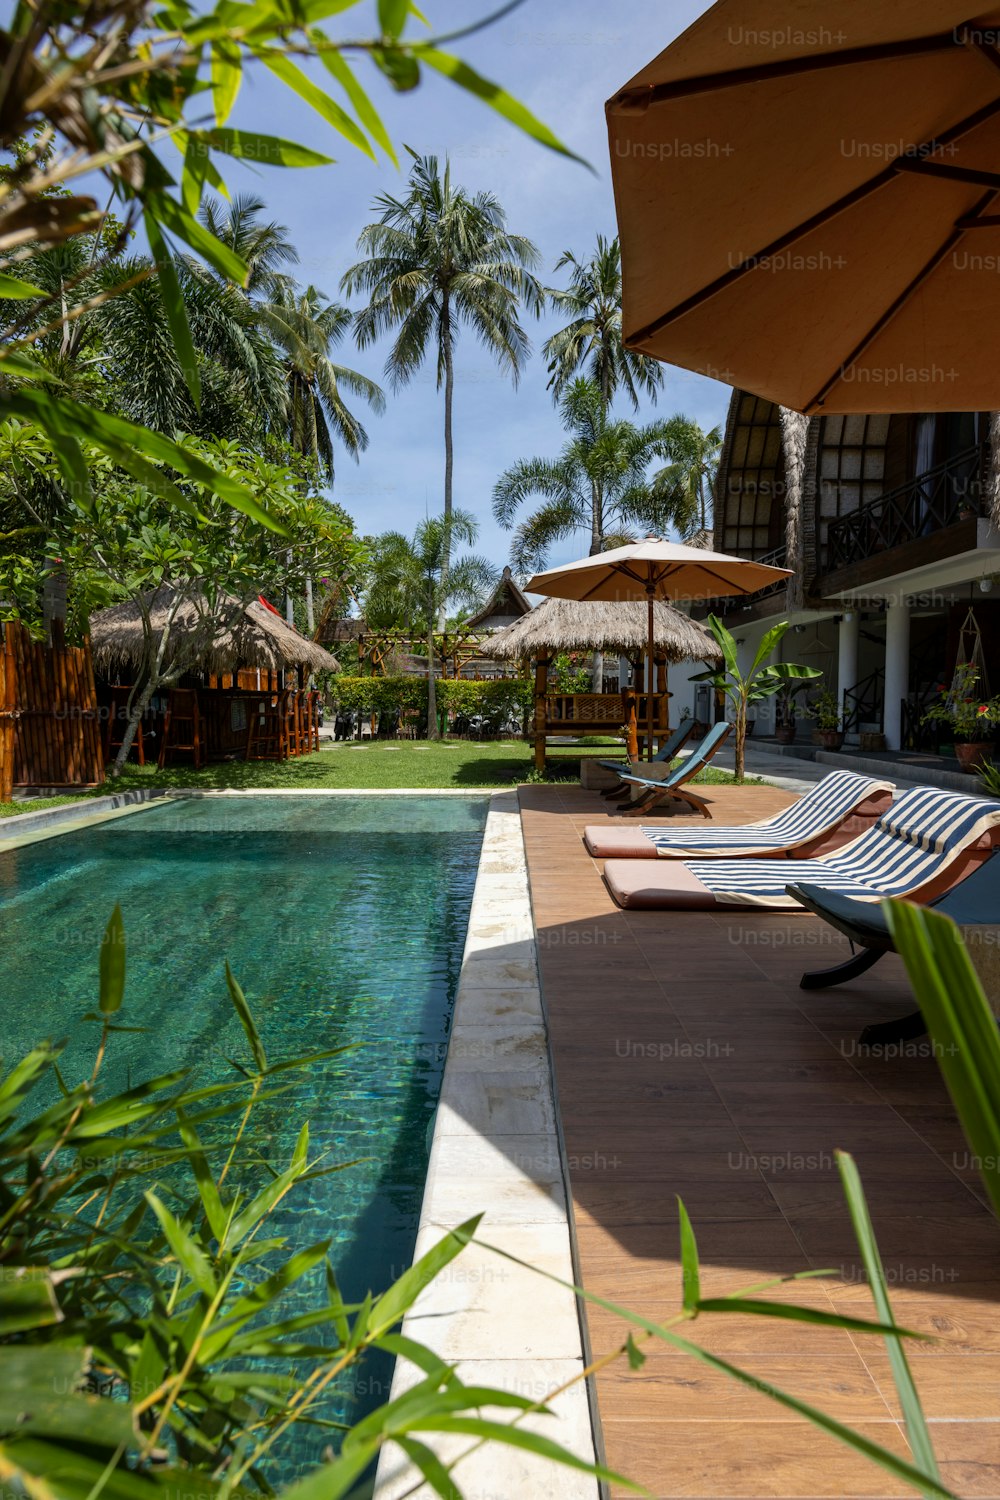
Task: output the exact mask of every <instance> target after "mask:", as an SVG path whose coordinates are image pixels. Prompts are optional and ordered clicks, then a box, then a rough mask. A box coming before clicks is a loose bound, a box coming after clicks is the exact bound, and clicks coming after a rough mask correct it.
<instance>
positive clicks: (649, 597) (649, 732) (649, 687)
mask: <svg viewBox="0 0 1000 1500" xmlns="http://www.w3.org/2000/svg"><path fill="white" fill-rule="evenodd" d="M646 612H647V620H646V624H647V629H648V635H649V639H648V641H647V643H646V645H647V648H648V649H647V654H646V759H647V760H652V759H653V723H654V720H655V716H656V709H655V707H654V705H653V686H654V682H655V676H654V668H653V644H654V634H655V630H656V622H655V620H654V618H653V589H652V586H651V585H650V584H647V585H646Z"/></svg>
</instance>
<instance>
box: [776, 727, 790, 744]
mask: <svg viewBox="0 0 1000 1500" xmlns="http://www.w3.org/2000/svg"><path fill="white" fill-rule="evenodd" d="M774 738H775V739H776V740H777V741H778V744H779V745H790V744H792V742H793V741H794V739H795V725H794V724H779V725H778V727H777V729H776V730H775V731H774Z"/></svg>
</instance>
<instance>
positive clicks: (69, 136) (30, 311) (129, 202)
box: [0, 0, 564, 506]
mask: <svg viewBox="0 0 1000 1500" xmlns="http://www.w3.org/2000/svg"><path fill="white" fill-rule="evenodd" d="M359 3H360V0H343V3H338V4H336V5H335V6H334V7H333V10H334V12H336V13H337V14H338V15H340V14H342V13H344V12H346V11H349V10H353V9H354V8H355V7H356V6H357V5H358V4H359ZM328 14H330V8H329V7H324V6H323V5H319V6H315V5H313V6H310V5H306V6H305V7H298V8H293V10H291V11H290V10H289V8H288V6H287V5H286V4H284V3H283V0H251V3H247V4H244V5H240V6H239V7H238V8H237V9H236V10H235V11H234V9H233V6H232V5H231V4H230V3H229V0H216V4H215V5H213V6H210V7H209V8H208V9H205V8H203V7H201V8H197V9H196V8H193V7H191V6H190V5H188V4H187V3H186V0H171V3H169V4H167V5H166V6H163V7H160V8H159V9H155V8H154V9H153V10H149V9H148V8H146V7H142V6H137V5H135V4H133V3H132V0H108V3H106V4H103V5H101V6H100V7H98V8H97V9H96V10H95V9H94V7H93V6H92V5H89V4H87V3H84V0H69V3H67V4H65V5H60V6H59V7H57V8H55V9H53V8H51V7H41V8H39V7H37V6H34V5H30V4H28V3H26V0H18V3H17V4H15V5H14V7H13V9H12V11H11V14H10V18H9V19H8V20H7V22H6V24H5V25H4V26H2V27H0V51H2V54H3V58H4V78H5V89H4V111H3V123H2V137H0V145H3V146H5V147H7V148H10V147H11V146H12V145H14V143H16V142H18V141H21V142H30V145H28V146H26V147H25V148H24V149H23V150H20V151H18V152H17V153H16V154H15V157H14V160H13V163H12V164H11V166H10V168H9V169H8V170H7V172H6V173H5V181H4V184H3V187H4V191H3V194H2V197H0V294H2V295H3V296H5V297H6V298H8V299H14V300H16V301H17V302H24V303H27V304H28V307H27V308H26V310H25V313H24V314H22V313H21V312H20V311H19V310H16V311H15V312H14V314H13V316H8V317H6V318H5V319H4V325H5V326H4V327H3V329H2V330H0V374H2V376H3V384H2V388H0V416H7V417H9V416H13V417H17V418H19V419H20V420H22V421H27V422H35V423H37V424H38V425H39V426H40V427H41V429H42V430H43V431H45V432H46V433H47V434H48V435H49V436H50V437H51V438H52V439H53V440H54V443H55V450H56V452H57V455H58V459H59V463H60V466H61V469H62V472H63V476H64V478H65V479H66V481H67V482H68V483H73V484H80V485H85V464H84V461H83V458H82V444H83V443H85V442H90V443H91V444H92V445H94V446H97V447H99V448H101V450H102V451H103V452H104V453H105V454H106V455H107V456H108V457H109V458H111V459H112V461H113V462H114V463H115V464H116V465H117V466H118V467H120V468H123V469H125V470H126V471H127V472H128V473H130V474H131V475H132V477H133V478H135V479H138V480H139V481H140V482H141V483H144V484H148V483H149V481H150V469H149V465H148V462H147V458H148V439H147V438H146V437H145V436H144V432H143V430H142V429H141V428H139V426H138V424H137V423H136V422H132V421H127V420H124V419H123V418H122V417H120V416H117V415H111V414H109V413H107V412H106V411H104V410H103V409H101V406H100V403H99V402H98V401H96V400H92V399H81V397H80V396H79V395H78V396H77V397H76V399H74V398H73V396H72V394H71V393H69V392H68V391H67V390H66V388H65V387H64V386H63V385H62V384H61V383H60V381H59V380H58V379H56V378H54V377H53V372H52V371H50V370H46V369H44V368H40V366H39V361H38V359H37V358H36V356H35V352H34V351H35V346H36V345H37V343H38V341H39V338H40V337H41V336H42V334H41V329H40V327H39V321H38V320H39V317H41V320H42V321H41V328H42V329H44V328H47V327H48V324H49V323H51V322H55V323H61V322H74V321H75V320H76V319H77V318H78V317H81V316H83V315H84V313H85V312H87V311H89V310H90V309H91V308H92V307H93V295H91V294H88V291H87V288H86V286H85V282H87V281H88V278H90V277H91V276H98V277H103V276H104V275H105V274H106V273H107V272H108V269H109V263H110V262H112V261H113V260H114V259H115V257H116V255H119V254H120V253H121V251H122V249H123V248H124V245H125V244H126V243H127V240H128V238H129V236H130V235H131V234H132V233H133V232H134V231H135V230H136V229H137V228H138V227H139V225H140V224H141V225H142V226H143V228H144V230H145V235H146V238H147V241H148V243H149V247H150V252H151V256H152V260H153V262H154V263H155V269H156V273H157V275H158V278H159V281H160V283H161V286H162V289H163V297H162V308H163V314H164V317H165V319H166V323H167V326H168V328H169V334H170V338H171V341H172V344H173V347H174V350H175V351H176V355H177V364H178V365H179V368H180V371H181V374H182V376H183V380H184V385H185V387H186V389H187V393H188V396H189V397H190V400H191V402H192V403H193V404H194V406H195V407H197V408H200V405H201V401H202V379H201V369H200V365H199V360H198V357H197V353H196V347H195V341H194V336H193V332H192V328H191V322H190V319H189V316H188V312H187V305H186V299H185V297H184V295H183V291H182V287H181V285H180V281H181V275H180V273H179V272H178V269H177V257H178V252H179V250H180V249H181V247H184V253H185V254H189V255H192V256H194V257H195V258H196V260H197V261H198V262H199V263H201V264H202V265H204V266H207V267H211V268H213V269H214V270H215V271H216V272H217V273H218V274H219V275H220V276H222V277H224V278H225V279H226V280H227V281H231V282H233V283H234V284H236V285H237V286H242V287H246V286H247V284H248V282H249V278H250V268H249V267H248V265H247V264H246V262H245V261H244V260H243V259H242V257H241V255H240V254H239V253H238V252H237V251H235V250H233V249H232V248H231V247H230V246H229V245H228V244H226V243H225V241H224V240H223V239H222V238H219V237H218V236H217V235H216V234H215V233H213V232H212V229H211V227H209V226H208V225H206V224H205V223H204V222H203V221H202V219H200V218H199V209H200V207H201V205H202V201H203V197H204V195H205V193H206V190H214V191H215V192H217V193H222V194H225V193H226V187H225V181H224V178H223V176H222V173H221V170H220V165H219V164H220V160H222V159H224V158H225V157H227V156H228V157H235V158H237V159H241V160H245V161H246V160H249V161H253V162H255V163H257V164H261V165H264V166H273V167H282V168H289V167H315V166H320V165H323V164H325V163H328V162H329V161H330V160H331V158H330V156H329V155H327V154H326V153H325V152H323V151H319V150H316V149H314V147H313V146H311V145H310V146H305V145H302V144H299V143H297V142H295V141H290V140H285V139H281V138H279V137H276V136H271V135H265V134H261V133H257V132H253V131H247V130H243V129H236V128H234V127H233V126H232V125H230V123H229V121H230V117H231V115H232V111H233V107H234V105H235V103H236V101H237V98H238V95H239V93H240V90H241V87H242V84H243V79H244V73H245V72H246V71H247V70H249V69H259V70H264V71H266V72H268V73H270V74H271V75H273V76H274V77H276V78H277V79H278V80H279V82H280V83H281V84H282V85H283V86H285V87H286V88H288V89H289V90H291V91H292V92H293V93H294V94H296V95H298V96H299V97H300V98H301V99H302V100H304V101H305V103H306V104H307V105H309V106H310V108H312V109H313V110H314V111H315V113H316V114H317V115H318V117H319V119H320V120H321V121H322V122H323V126H324V129H325V130H328V131H329V132H330V133H331V134H332V135H333V136H334V137H340V138H341V139H344V140H346V141H347V142H348V143H349V145H351V146H352V147H353V148H355V149H358V150H361V151H363V152H365V153H366V154H367V155H369V156H371V157H372V158H374V157H375V156H376V153H377V152H378V151H381V152H383V153H384V154H386V155H387V156H388V157H389V158H390V159H392V160H394V159H395V157H394V152H393V147H392V143H391V141H390V139H389V137H388V135H387V132H386V130H385V127H384V125H383V123H382V121H381V119H380V118H379V115H378V113H377V111H376V109H375V107H374V106H373V104H372V102H371V100H370V99H369V97H368V94H367V93H366V91H365V89H364V87H363V85H362V83H361V81H360V79H359V77H358V74H357V69H356V65H355V63H356V59H358V58H364V59H366V60H368V61H369V62H371V63H372V64H374V66H375V68H376V69H377V70H378V72H380V73H381V74H382V75H383V77H384V78H385V79H386V80H387V81H388V83H389V84H390V86H391V87H392V88H394V89H395V90H397V91H401V92H409V91H412V90H413V89H414V88H415V87H416V86H417V85H418V84H419V83H420V80H421V76H422V71H423V70H424V69H429V70H430V71H432V72H434V73H438V74H441V75H443V76H444V77H445V78H447V79H449V80H450V81H451V82H452V83H454V84H455V85H457V86H458V87H459V88H462V89H464V90H466V91H468V92H470V93H472V94H474V95H475V96H476V97H478V98H481V99H483V100H484V101H486V102H487V103H488V104H489V105H490V107H492V108H493V109H494V110H496V111H497V112H498V113H499V114H500V115H502V116H503V117H504V118H506V119H507V120H509V121H511V122H512V123H513V124H514V125H516V126H517V127H519V128H520V129H522V130H524V131H526V132H527V133H529V134H530V135H531V136H532V137H533V138H534V139H536V140H537V141H539V142H541V143H542V144H544V145H547V146H550V147H552V148H553V149H555V150H559V151H563V150H564V148H563V147H562V146H561V144H560V142H559V141H558V140H557V139H556V137H555V136H554V135H553V134H552V133H551V131H549V130H548V129H547V128H546V127H545V126H543V125H542V124H541V122H540V121H538V120H537V119H535V117H534V116H533V115H532V114H531V113H530V112H529V111H528V110H527V109H525V108H524V106H523V105H521V104H519V103H518V102H517V101H516V100H515V99H513V98H512V97H511V96H510V95H509V94H508V93H507V92H506V91H505V90H504V89H502V88H500V87H498V86H496V85H494V84H492V83H491V82H489V81H488V80H486V79H484V78H482V77H481V76H480V75H479V74H477V73H476V72H475V71H474V70H473V69H472V68H470V67H469V66H468V65H467V64H466V63H464V62H463V61H461V60H460V59H459V58H457V57H455V56H454V55H453V54H451V53H449V52H447V51H445V50H444V49H443V48H442V46H441V45H440V41H439V39H438V38H436V37H435V36H433V35H431V36H429V37H428V36H426V35H424V36H422V37H421V39H420V40H414V39H411V38H409V37H408V36H406V34H405V33H406V31H407V29H408V26H409V23H410V20H411V18H416V19H417V20H418V21H419V22H420V23H421V24H423V22H424V17H423V15H422V13H421V12H420V11H418V9H417V7H416V6H415V5H414V4H413V3H412V0H380V3H379V5H378V30H377V33H376V34H375V35H373V36H371V37H370V38H368V39H367V40H361V41H358V42H351V43H345V42H343V41H341V40H339V39H336V38H333V37H331V36H330V35H329V33H328V32H327V31H326V30H324V28H323V27H322V25H321V24H320V21H321V20H322V19H324V18H325V17H326V16H327V15H328ZM300 55H305V56H308V57H314V58H318V59H319V61H320V62H321V63H322V64H323V66H324V67H325V68H326V69H327V71H328V72H329V74H330V76H331V79H332V81H333V87H334V89H335V91H336V93H337V94H338V95H340V96H341V98H342V99H343V103H341V102H340V100H339V99H338V98H336V97H334V95H333V94H331V93H329V92H327V91H326V90H325V89H323V88H321V87H320V86H319V85H318V84H317V83H316V82H315V81H314V80H313V79H312V78H311V77H310V76H309V75H308V74H307V73H305V72H304V71H303V70H302V68H301V67H300V65H299V62H298V61H297V60H296V59H297V58H298V57H299V56H300ZM206 105H208V118H207V120H206ZM323 144H324V145H325V141H324V143H323ZM102 203H103V204H105V205H106V206H104V207H102V206H101V205H102ZM111 204H115V205H116V207H117V210H118V211H119V212H120V214H121V220H120V228H119V229H118V230H117V231H116V232H114V233H113V234H112V236H111V239H112V243H111V245H110V246H109V245H108V244H107V241H106V237H105V229H106V228H107V226H108V219H107V213H108V208H109V207H110V205H111ZM80 236H83V237H88V236H89V237H91V239H92V240H93V241H95V242H96V243H97V245H98V249H97V253H96V254H95V253H93V250H91V252H90V253H89V254H88V255H87V256H86V257H85V264H84V265H83V266H82V267H81V268H80V269H79V270H78V271H71V272H70V274H68V275H67V276H66V277H64V278H63V279H62V282H61V290H60V292H59V293H56V292H55V291H53V290H52V289H51V288H49V287H46V286H41V285H38V284H37V283H35V282H33V281H32V280H31V267H32V265H33V261H34V258H35V257H36V256H37V255H38V254H39V253H40V252H42V251H49V250H53V249H56V248H58V247H61V246H66V245H68V244H69V243H71V242H72V241H73V240H75V239H77V238H78V237H80ZM136 274H137V275H139V274H141V275H142V277H143V279H149V278H150V276H151V268H150V267H149V266H143V267H141V268H140V270H139V271H137V272H136ZM126 279H127V278H126ZM114 290H115V289H114V288H102V289H101V290H100V292H98V293H97V294H95V295H97V296H98V297H99V298H100V299H101V300H102V301H104V300H108V299H109V298H110V297H111V296H113V295H114ZM118 290H119V291H120V290H122V287H121V286H119V287H118ZM186 425H187V426H188V427H190V426H191V425H192V424H190V423H188V424H186ZM157 452H158V456H160V457H161V458H162V459H163V460H164V461H170V462H171V464H172V467H173V469H174V471H175V472H176V473H177V474H180V475H183V476H185V477H187V478H188V479H192V480H196V481H199V482H200V481H202V480H203V479H204V474H203V473H202V471H201V469H200V467H199V466H198V465H195V466H193V467H192V466H191V465H189V464H188V462H187V457H186V454H185V450H184V447H183V445H181V444H176V443H172V441H171V439H170V438H169V436H161V437H160V439H159V441H158V443H157ZM161 490H162V493H163V494H164V496H165V498H167V499H170V500H172V501H175V502H176V501H177V499H178V493H179V492H178V491H177V489H176V486H174V485H173V483H172V481H170V480H168V479H164V480H163V481H162V483H161ZM219 494H220V496H221V497H222V498H224V499H226V500H227V502H228V503H230V504H232V505H236V506H239V505H240V504H241V503H251V504H252V501H251V497H249V495H248V494H247V492H245V491H244V490H243V489H242V488H241V487H240V486H239V485H238V484H234V483H232V482H226V483H224V484H222V485H220V488H219Z"/></svg>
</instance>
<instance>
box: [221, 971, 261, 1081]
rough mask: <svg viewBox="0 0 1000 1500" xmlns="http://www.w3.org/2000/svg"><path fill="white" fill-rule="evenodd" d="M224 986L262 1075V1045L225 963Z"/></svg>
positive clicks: (251, 1015) (248, 1009) (250, 1014)
mask: <svg viewBox="0 0 1000 1500" xmlns="http://www.w3.org/2000/svg"><path fill="white" fill-rule="evenodd" d="M226 984H227V986H228V988H229V998H230V1000H232V1002H233V1009H234V1010H235V1012H236V1014H237V1015H238V1016H239V1018H240V1025H241V1026H242V1027H243V1030H244V1032H245V1033H246V1039H247V1041H248V1042H249V1043H250V1051H251V1052H252V1053H253V1060H254V1062H255V1063H256V1065H257V1071H258V1072H259V1073H263V1072H265V1071H266V1069H267V1053H266V1052H265V1051H264V1043H263V1042H262V1041H261V1039H260V1032H259V1031H258V1030H257V1025H256V1022H255V1021H254V1018H253V1014H252V1012H251V1010H250V1007H249V1005H248V1004H247V997H246V995H244V993H243V991H242V990H241V989H240V986H239V985H238V984H237V982H236V979H235V978H234V976H233V971H232V969H231V968H230V967H229V963H228V961H227V962H226Z"/></svg>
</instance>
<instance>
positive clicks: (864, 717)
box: [841, 671, 885, 734]
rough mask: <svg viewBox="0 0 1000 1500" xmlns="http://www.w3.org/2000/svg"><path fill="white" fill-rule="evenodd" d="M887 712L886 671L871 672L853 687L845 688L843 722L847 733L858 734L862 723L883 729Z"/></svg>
mask: <svg viewBox="0 0 1000 1500" xmlns="http://www.w3.org/2000/svg"><path fill="white" fill-rule="evenodd" d="M884 714H885V673H884V672H882V671H876V672H870V673H869V674H868V676H867V677H863V678H862V679H861V681H860V682H856V683H855V684H854V686H853V687H852V688H845V689H844V700H843V703H842V704H841V724H842V728H843V730H844V733H845V734H856V733H857V732H858V731H859V730H860V728H861V725H862V724H877V725H878V727H879V728H880V729H881V728H882V725H883V719H884Z"/></svg>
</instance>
